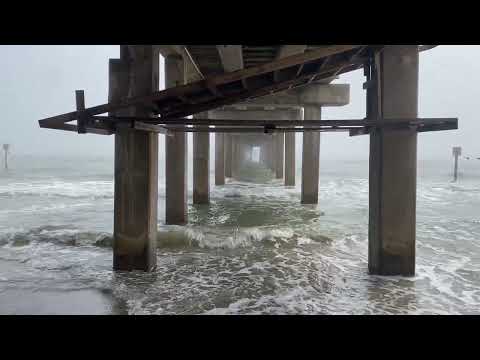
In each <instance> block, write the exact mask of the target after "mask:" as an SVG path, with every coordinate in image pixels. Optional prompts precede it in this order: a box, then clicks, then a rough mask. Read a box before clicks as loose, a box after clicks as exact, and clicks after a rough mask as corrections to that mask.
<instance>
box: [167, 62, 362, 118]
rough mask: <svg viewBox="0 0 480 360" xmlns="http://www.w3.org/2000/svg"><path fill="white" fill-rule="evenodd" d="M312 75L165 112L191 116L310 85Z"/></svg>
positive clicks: (327, 73)
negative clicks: (307, 81)
mask: <svg viewBox="0 0 480 360" xmlns="http://www.w3.org/2000/svg"><path fill="white" fill-rule="evenodd" d="M346 63H347V62H344V63H342V64H341V65H340V66H343V64H346ZM347 65H348V64H347ZM362 66H363V63H360V62H359V63H358V64H351V65H350V66H347V67H345V68H343V70H342V71H341V73H343V72H347V71H350V70H353V69H357V68H360V67H362ZM337 69H338V66H332V67H329V68H326V69H324V70H322V72H321V73H320V74H317V75H320V76H318V77H317V80H318V78H321V77H322V76H323V75H325V77H326V78H328V77H330V76H331V73H332V72H334V71H336V70H337ZM310 77H311V74H306V75H302V76H300V77H298V78H294V79H289V80H285V81H282V82H278V83H273V82H272V84H271V85H269V86H265V87H263V88H261V89H257V90H252V91H243V92H241V93H239V94H237V95H234V96H233V95H232V96H229V97H225V98H222V99H215V100H212V101H211V102H207V103H204V104H197V105H195V106H185V107H183V108H182V111H180V110H177V111H174V110H172V111H169V112H166V113H164V116H166V117H183V116H189V115H192V114H196V113H199V112H204V111H208V110H212V109H215V108H218V107H221V106H225V105H231V104H235V103H239V102H243V101H245V100H249V99H254V98H256V97H260V96H265V95H271V94H273V93H276V92H279V91H283V90H286V89H287V88H288V87H290V86H291V88H296V87H300V86H306V85H308V83H306V82H305V81H306V80H307V79H309V78H310Z"/></svg>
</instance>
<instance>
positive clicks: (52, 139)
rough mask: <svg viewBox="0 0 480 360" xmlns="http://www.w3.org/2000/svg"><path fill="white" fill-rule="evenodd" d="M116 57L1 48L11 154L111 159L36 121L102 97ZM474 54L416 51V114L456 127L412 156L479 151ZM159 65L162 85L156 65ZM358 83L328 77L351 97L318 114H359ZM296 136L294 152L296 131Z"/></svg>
mask: <svg viewBox="0 0 480 360" xmlns="http://www.w3.org/2000/svg"><path fill="white" fill-rule="evenodd" d="M118 56H119V46H97V45H96V46H83V45H82V46H79V45H73V46H43V45H42V46H40V45H37V46H0V83H1V86H0V106H1V109H2V113H1V120H0V143H10V144H12V154H18V155H20V154H21V155H30V154H39V155H45V156H52V155H58V156H76V155H78V156H88V157H96V156H99V157H112V156H113V140H114V138H113V136H101V135H77V134H75V133H69V132H63V131H57V130H49V129H41V128H39V126H38V122H37V121H38V120H39V119H42V118H45V117H49V116H54V115H58V114H61V113H64V112H70V111H72V110H74V108H75V93H74V91H75V90H76V89H84V90H85V101H86V106H87V107H89V106H95V105H98V104H102V103H105V102H107V93H108V59H109V58H118ZM479 60H480V46H472V45H462V46H460V45H453V46H448V45H443V46H439V47H437V48H435V49H433V50H430V51H427V52H424V53H421V54H420V83H419V86H420V88H419V116H420V117H458V118H459V128H460V129H459V130H456V131H444V132H433V133H421V134H419V144H418V158H419V160H430V159H450V158H451V148H452V146H457V145H458V146H462V147H463V149H464V154H466V155H468V154H470V155H472V156H480V145H479V144H478V141H476V139H475V138H476V133H475V131H476V130H478V129H479V125H478V120H477V112H478V109H477V106H478V105H477V104H478V98H479V96H478V95H479V94H480V91H479V90H478V84H479V83H480V61H479ZM161 63H162V61H161ZM160 69H161V75H160V84H161V85H160V86H161V87H162V88H163V83H164V81H163V79H164V77H163V67H162V66H161V67H160ZM363 82H364V76H363V71H362V70H359V71H355V72H352V73H348V74H344V75H342V76H341V77H340V78H339V79H338V80H335V83H349V84H350V87H351V102H350V104H349V105H348V106H344V107H337V108H333V107H331V108H324V110H323V114H322V116H323V118H324V119H343V118H363V117H364V116H365V91H364V90H363V89H362V84H363ZM189 136H190V149H189V151H190V152H191V134H190V135H189ZM160 139H161V140H160V141H161V142H160V159H162V158H163V155H164V152H163V151H162V150H163V149H164V145H163V144H164V142H163V138H162V136H160ZM212 139H213V137H212ZM297 139H298V141H297V152H298V150H299V149H300V146H301V135H300V134H298V135H297ZM368 144H369V138H368V136H359V137H354V138H350V137H349V136H348V135H347V134H346V133H340V134H333V133H327V134H322V139H321V158H322V159H330V160H335V159H339V160H348V159H351V160H361V159H365V160H366V159H368ZM212 145H213V141H212ZM212 153H213V146H212ZM297 156H299V154H298V153H297Z"/></svg>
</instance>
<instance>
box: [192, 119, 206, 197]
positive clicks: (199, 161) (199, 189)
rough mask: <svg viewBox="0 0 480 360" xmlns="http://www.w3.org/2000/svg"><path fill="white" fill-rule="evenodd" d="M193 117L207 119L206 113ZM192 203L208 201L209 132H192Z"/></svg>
mask: <svg viewBox="0 0 480 360" xmlns="http://www.w3.org/2000/svg"><path fill="white" fill-rule="evenodd" d="M193 117H194V118H199V119H207V118H208V113H200V114H197V115H194V116H193ZM193 203H194V204H208V203H210V133H208V132H195V133H193Z"/></svg>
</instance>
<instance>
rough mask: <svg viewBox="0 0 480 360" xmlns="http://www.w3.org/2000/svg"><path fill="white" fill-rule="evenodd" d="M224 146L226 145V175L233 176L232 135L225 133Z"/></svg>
mask: <svg viewBox="0 0 480 360" xmlns="http://www.w3.org/2000/svg"><path fill="white" fill-rule="evenodd" d="M223 141H224V146H225V176H226V177H229V178H231V177H232V161H233V159H232V135H231V134H225V136H224V138H223Z"/></svg>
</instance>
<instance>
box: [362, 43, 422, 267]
mask: <svg viewBox="0 0 480 360" xmlns="http://www.w3.org/2000/svg"><path fill="white" fill-rule="evenodd" d="M376 64H377V69H378V77H379V81H378V83H377V87H375V90H376V92H377V93H378V102H377V105H378V112H379V114H380V116H381V117H383V118H384V119H388V118H402V117H403V118H416V117H417V112H418V50H417V46H416V45H401V46H400V45H395V46H386V47H385V49H384V50H383V51H382V52H381V54H379V55H378V56H377V59H376ZM376 109H377V108H376ZM416 170H417V132H416V131H415V130H405V131H386V130H378V131H376V132H374V133H372V134H371V135H370V214H369V252H368V267H369V271H370V273H371V274H378V275H404V276H414V275H415V231H416V229H415V222H416V182H417V172H416Z"/></svg>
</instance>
